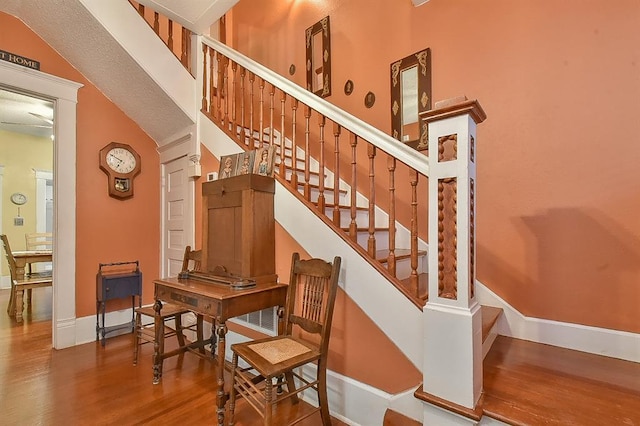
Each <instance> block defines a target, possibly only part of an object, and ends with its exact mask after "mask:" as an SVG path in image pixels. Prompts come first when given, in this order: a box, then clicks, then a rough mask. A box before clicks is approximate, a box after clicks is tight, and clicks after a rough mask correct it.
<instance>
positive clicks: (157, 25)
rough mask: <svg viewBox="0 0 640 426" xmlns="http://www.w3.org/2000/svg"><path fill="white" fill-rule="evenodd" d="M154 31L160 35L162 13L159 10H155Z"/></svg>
mask: <svg viewBox="0 0 640 426" xmlns="http://www.w3.org/2000/svg"><path fill="white" fill-rule="evenodd" d="M153 31H154V32H155V33H156V34H158V36H159V35H160V14H159V13H158V12H153Z"/></svg>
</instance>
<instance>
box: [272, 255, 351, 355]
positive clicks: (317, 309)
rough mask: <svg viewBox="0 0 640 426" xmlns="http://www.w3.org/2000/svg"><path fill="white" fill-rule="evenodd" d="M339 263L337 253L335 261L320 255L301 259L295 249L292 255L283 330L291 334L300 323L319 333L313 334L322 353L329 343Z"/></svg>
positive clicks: (308, 329)
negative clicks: (318, 257) (319, 257)
mask: <svg viewBox="0 0 640 426" xmlns="http://www.w3.org/2000/svg"><path fill="white" fill-rule="evenodd" d="M340 263H341V259H340V257H338V256H336V257H335V258H334V259H333V263H330V262H327V261H325V260H323V259H317V258H314V259H307V260H301V259H300V255H299V254H298V253H293V256H292V258H291V276H290V279H289V287H288V290H287V302H286V306H285V312H284V330H283V332H284V334H287V335H291V334H292V333H294V331H296V330H295V329H296V328H297V327H299V328H300V329H301V330H303V331H304V332H306V333H310V334H312V335H313V334H315V335H317V337H318V338H319V340H316V339H315V338H314V339H313V340H312V342H313V343H315V344H317V345H318V348H319V350H320V352H321V353H323V354H326V353H327V349H328V347H329V335H330V333H331V321H332V319H333V307H334V305H335V301H336V294H337V292H338V276H339V275H340ZM305 340H306V339H305Z"/></svg>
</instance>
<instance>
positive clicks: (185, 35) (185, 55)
mask: <svg viewBox="0 0 640 426" xmlns="http://www.w3.org/2000/svg"><path fill="white" fill-rule="evenodd" d="M189 58H191V36H190V35H189V30H188V29H186V28H185V27H182V48H181V54H180V62H181V63H182V65H184V67H185V68H186V69H187V70H189V72H191V63H190V62H189Z"/></svg>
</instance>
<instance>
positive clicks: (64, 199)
mask: <svg viewBox="0 0 640 426" xmlns="http://www.w3.org/2000/svg"><path fill="white" fill-rule="evenodd" d="M0 85H2V86H7V87H9V88H13V89H16V90H18V91H20V92H24V93H27V94H33V95H36V96H38V97H42V98H48V99H51V100H53V101H54V102H55V108H54V126H55V127H54V135H55V142H54V147H53V150H54V151H53V170H54V178H53V190H54V197H55V202H54V210H53V222H54V223H53V232H54V238H55V244H56V246H55V256H54V259H53V282H54V283H55V284H54V286H53V319H52V321H51V323H52V329H53V330H52V336H53V347H54V348H56V349H62V348H66V347H69V346H74V345H75V344H76V193H75V188H76V167H75V164H76V104H77V96H78V89H80V88H81V87H82V86H83V85H82V84H80V83H76V82H73V81H70V80H65V79H63V78H60V77H56V76H53V75H50V74H45V73H43V72H40V71H35V70H32V69H29V68H24V67H20V66H18V65H14V64H11V63H8V62H0ZM70 188H73V190H71V191H70Z"/></svg>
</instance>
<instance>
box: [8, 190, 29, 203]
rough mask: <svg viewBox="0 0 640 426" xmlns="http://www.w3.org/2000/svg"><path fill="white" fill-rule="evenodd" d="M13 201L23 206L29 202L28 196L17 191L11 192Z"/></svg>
mask: <svg viewBox="0 0 640 426" xmlns="http://www.w3.org/2000/svg"><path fill="white" fill-rule="evenodd" d="M11 202H12V203H13V204H15V205H17V206H21V205H23V204H24V203H26V202H27V196H26V195H24V194H23V193H22V192H15V193H13V194H11Z"/></svg>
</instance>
